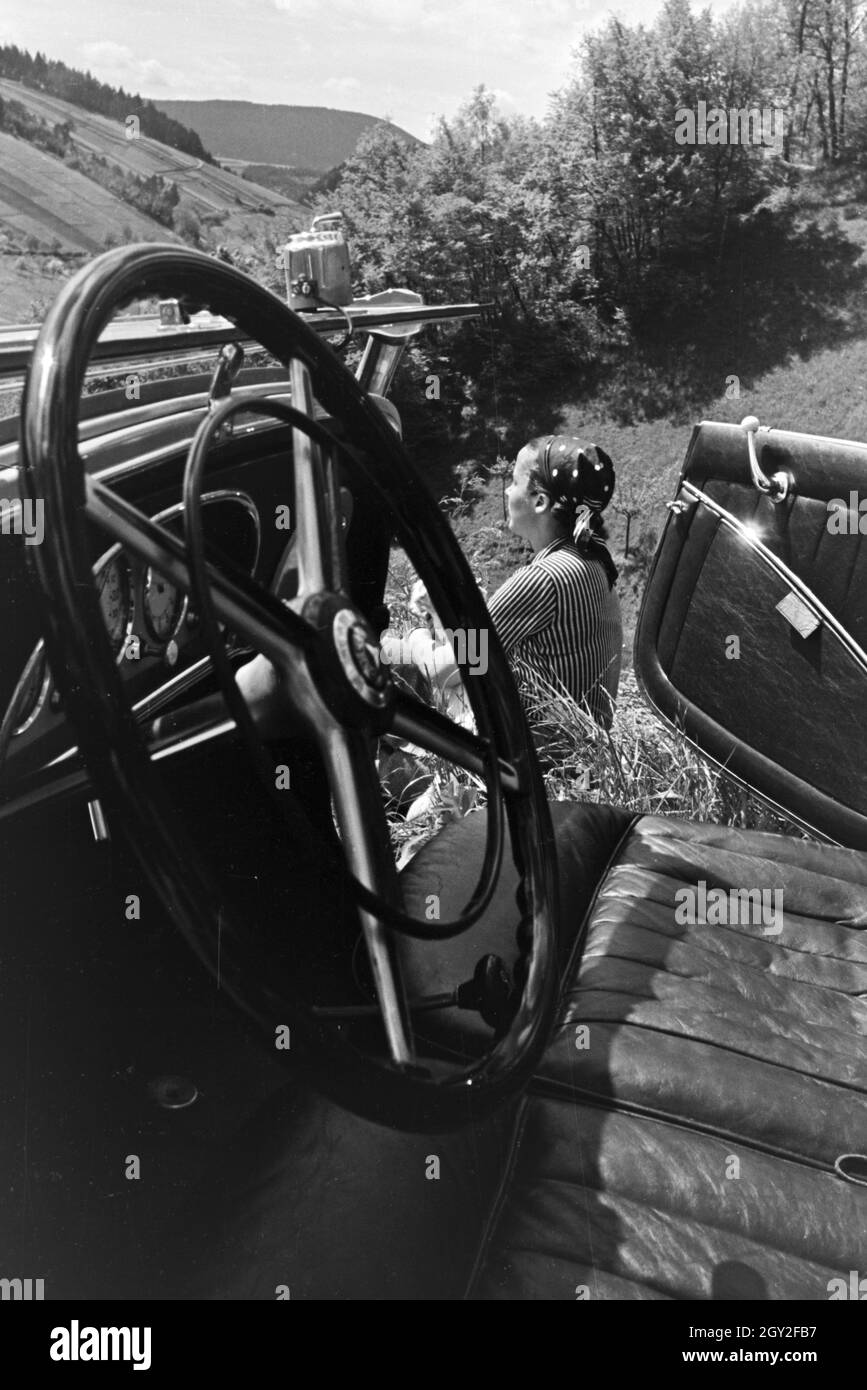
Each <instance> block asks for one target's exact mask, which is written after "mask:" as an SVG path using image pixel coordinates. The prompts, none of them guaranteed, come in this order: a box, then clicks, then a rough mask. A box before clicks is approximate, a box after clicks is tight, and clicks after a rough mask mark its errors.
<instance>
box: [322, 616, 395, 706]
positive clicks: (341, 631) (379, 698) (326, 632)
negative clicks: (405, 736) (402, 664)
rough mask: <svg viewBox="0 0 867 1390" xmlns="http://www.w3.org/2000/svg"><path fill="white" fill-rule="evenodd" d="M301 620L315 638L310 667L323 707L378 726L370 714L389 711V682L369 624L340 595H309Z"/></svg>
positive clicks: (390, 699)
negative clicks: (311, 627) (310, 627)
mask: <svg viewBox="0 0 867 1390" xmlns="http://www.w3.org/2000/svg"><path fill="white" fill-rule="evenodd" d="M303 616H304V617H305V618H307V620H308V621H309V622H311V623H312V624H313V625H314V626H315V627H316V628H317V629H318V631H319V634H320V638H321V640H320V642H319V643H317V646H316V649H315V652H314V653H313V654H312V657H313V660H312V665H313V667H314V670H315V678H316V685H317V688H318V690H319V694H320V695H321V696H322V698H323V699H324V701H325V703H326V704H327V705H328V706H329V708H330V709H331V710H332V711H333V712H334V713H335V714H336V715H338V717H340V718H342V719H344V720H349V721H350V722H352V723H363V724H370V723H373V724H374V725H376V724H377V723H379V721H378V720H377V719H376V718H375V716H376V715H378V714H380V715H381V714H385V713H386V712H387V711H388V710H389V707H390V705H391V702H392V698H393V695H394V684H393V682H392V679H391V674H390V672H389V670H388V667H387V666H384V665H383V664H382V661H381V660H380V654H379V641H378V640H377V637H376V634H375V633H374V631H373V629H372V627H371V626H370V624H369V623H368V622H367V621H366V619H365V618H364V617H362V615H361V614H360V613H359V612H357V610H356V609H354V608H352V607H350V605H349V603H348V601H347V599H346V598H345V597H344V596H343V595H340V594H318V595H315V596H313V597H312V598H311V599H310V600H309V601H308V603H307V604H306V605H305V607H304V613H303ZM371 716H374V718H373V719H371Z"/></svg>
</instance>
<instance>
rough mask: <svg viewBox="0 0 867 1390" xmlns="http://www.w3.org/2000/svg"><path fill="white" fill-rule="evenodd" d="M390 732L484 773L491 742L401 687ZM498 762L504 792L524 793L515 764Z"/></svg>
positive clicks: (452, 761) (523, 785)
mask: <svg viewBox="0 0 867 1390" xmlns="http://www.w3.org/2000/svg"><path fill="white" fill-rule="evenodd" d="M389 732H390V733H393V734H397V735H398V737H400V738H404V739H406V740H407V741H408V742H409V743H415V744H417V745H418V747H419V748H424V749H426V750H427V751H428V752H429V753H436V754H437V756H438V757H441V758H445V759H446V760H447V761H448V762H450V763H454V764H455V765H456V766H457V767H462V768H464V770H465V771H466V772H472V773H475V775H476V776H478V777H483V776H484V774H485V767H486V762H487V760H488V758H489V757H490V745H489V744H488V743H487V742H486V740H485V739H482V738H479V736H478V734H474V733H473V732H472V731H471V730H470V729H465V728H463V727H462V726H461V725H460V724H456V723H455V722H454V721H453V720H452V719H449V718H448V717H447V716H446V715H444V714H440V712H439V710H436V709H433V708H432V707H431V706H430V705H426V704H424V703H423V702H422V701H421V700H417V699H415V698H414V696H412V695H406V694H404V692H403V691H400V690H399V691H397V692H396V694H395V698H394V705H393V707H392V714H391V725H390V729H389ZM497 763H498V766H499V769H500V782H501V785H502V788H503V791H504V792H507V793H515V794H523V795H527V792H528V787H527V779H526V778H525V777H522V776H521V775H520V774H519V772H518V770H517V769H516V767H515V765H514V763H511V762H509V761H507V759H505V758H498V759H497Z"/></svg>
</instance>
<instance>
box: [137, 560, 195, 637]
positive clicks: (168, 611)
mask: <svg viewBox="0 0 867 1390" xmlns="http://www.w3.org/2000/svg"><path fill="white" fill-rule="evenodd" d="M142 592H143V599H144V604H143V611H144V621H145V627H146V628H147V630H148V632H149V633H150V635H151V637H152V638H153V639H154V641H155V642H160V643H163V644H166V643H168V642H170V641H171V639H172V638H173V637H174V635H175V633H176V632H177V630H178V628H179V627H180V625H181V623H182V622H183V618H184V612H185V610H186V606H187V599H186V595H185V594H184V593H183V592H182V590H181V589H179V588H178V587H177V585H175V584H172V583H171V582H170V580H168V579H166V578H165V576H164V575H162V574H160V573H159V571H158V570H155V569H154V567H153V565H149V566H148V568H147V571H146V573H145V577H144V585H143V591H142Z"/></svg>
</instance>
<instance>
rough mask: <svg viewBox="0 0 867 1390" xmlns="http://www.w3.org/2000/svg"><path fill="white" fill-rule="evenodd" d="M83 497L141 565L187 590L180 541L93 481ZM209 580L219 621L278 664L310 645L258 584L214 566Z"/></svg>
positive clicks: (285, 609) (296, 620)
mask: <svg viewBox="0 0 867 1390" xmlns="http://www.w3.org/2000/svg"><path fill="white" fill-rule="evenodd" d="M85 499H86V500H85V509H86V512H87V516H88V517H89V518H90V520H91V521H94V522H96V524H97V525H98V526H100V527H102V529H103V530H105V531H106V532H108V534H109V535H110V536H112V537H113V539H114V540H116V541H119V542H120V543H121V544H122V545H123V546H124V547H125V549H127V550H128V551H129V552H130V553H131V554H133V555H135V556H137V557H138V559H139V560H141V561H142V563H144V564H148V565H153V567H154V568H155V569H157V570H159V572H160V573H161V574H163V575H165V577H166V579H168V580H170V581H171V583H172V584H177V585H178V586H179V587H180V588H182V589H184V590H185V591H187V592H189V590H190V587H191V583H190V566H189V561H188V558H187V551H186V546H185V545H184V543H183V541H182V540H180V539H179V538H178V537H177V536H174V535H172V533H171V532H170V531H167V530H166V529H165V528H164V527H161V526H159V525H158V524H157V523H156V522H153V521H151V520H150V518H149V517H147V516H145V515H144V513H143V512H140V511H139V510H138V509H137V508H136V507H134V506H132V505H131V503H129V502H127V501H125V500H124V499H123V498H122V497H119V496H118V495H117V493H116V492H113V491H112V490H111V489H110V488H107V487H106V486H105V485H104V484H103V483H100V482H99V481H98V480H97V479H95V478H90V477H88V478H86V479H85ZM208 579H209V582H210V585H211V590H212V593H213V596H214V605H215V607H216V610H217V613H218V615H219V617H220V618H221V620H222V621H223V622H225V623H226V624H227V626H228V627H229V628H230V629H231V630H232V631H233V632H236V633H238V635H239V636H241V637H244V638H246V640H247V641H248V642H249V643H250V645H251V646H253V647H254V648H255V649H256V650H257V651H260V652H262V654H263V655H265V656H267V657H268V658H269V659H270V660H271V661H273V662H274V664H275V665H278V666H281V667H282V666H284V665H285V664H286V662H287V660H288V659H289V658H290V656H291V654H292V653H294V652H296V651H297V650H298V648H299V647H300V648H302V649H304V648H309V647H310V646H311V645H312V643H313V640H314V633H313V630H312V629H311V627H310V624H309V623H307V622H306V621H305V619H304V618H302V617H301V616H300V615H299V614H298V613H297V612H295V611H294V610H293V609H292V608H290V607H289V606H288V605H287V604H285V603H282V602H281V601H280V600H279V599H277V598H275V597H274V595H273V594H271V593H269V592H268V590H267V589H265V588H263V586H262V585H261V584H258V583H257V582H256V580H254V579H250V578H246V577H243V578H242V576H241V575H238V576H237V577H230V576H229V575H227V574H225V573H224V572H223V571H222V570H220V569H217V568H216V567H215V566H214V565H209V566H208Z"/></svg>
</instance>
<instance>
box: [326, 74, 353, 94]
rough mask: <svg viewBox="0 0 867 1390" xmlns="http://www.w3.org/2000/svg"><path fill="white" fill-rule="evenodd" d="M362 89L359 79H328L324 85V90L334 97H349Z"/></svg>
mask: <svg viewBox="0 0 867 1390" xmlns="http://www.w3.org/2000/svg"><path fill="white" fill-rule="evenodd" d="M360 88H361V83H360V82H359V80H358V78H357V77H328V78H326V80H325V81H324V82H323V83H322V90H323V91H325V92H331V94H332V95H333V96H348V95H349V94H350V93H352V92H357V91H359V90H360Z"/></svg>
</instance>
